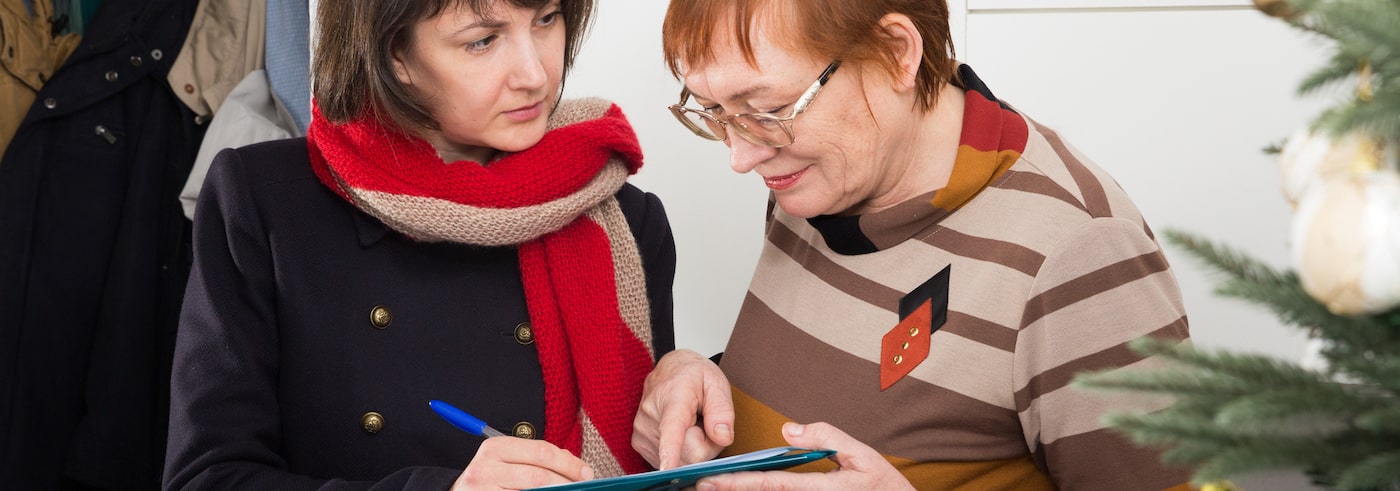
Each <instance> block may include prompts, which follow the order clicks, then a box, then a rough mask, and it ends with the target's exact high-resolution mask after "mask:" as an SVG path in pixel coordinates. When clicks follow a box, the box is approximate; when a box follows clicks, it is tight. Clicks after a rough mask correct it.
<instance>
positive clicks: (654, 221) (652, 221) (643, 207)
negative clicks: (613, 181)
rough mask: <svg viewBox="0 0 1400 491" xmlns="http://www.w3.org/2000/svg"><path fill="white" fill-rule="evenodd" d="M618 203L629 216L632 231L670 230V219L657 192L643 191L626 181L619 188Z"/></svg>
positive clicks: (635, 232)
mask: <svg viewBox="0 0 1400 491" xmlns="http://www.w3.org/2000/svg"><path fill="white" fill-rule="evenodd" d="M615 196H616V197H617V204H618V206H619V207H620V208H622V214H623V215H624V216H626V217H627V225H628V226H629V227H631V228H632V233H633V234H635V235H639V236H640V235H642V234H643V233H645V231H647V230H653V231H659V230H663V229H665V230H669V229H670V227H671V224H670V221H669V220H667V219H666V209H665V208H664V207H663V206H662V205H661V198H660V197H658V196H657V195H655V194H652V193H649V192H646V191H643V190H642V189H641V188H639V187H637V186H636V185H633V184H632V183H624V184H623V185H622V188H621V189H618V190H617V194H615Z"/></svg>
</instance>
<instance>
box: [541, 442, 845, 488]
mask: <svg viewBox="0 0 1400 491" xmlns="http://www.w3.org/2000/svg"><path fill="white" fill-rule="evenodd" d="M835 453H836V451H835V450H809V449H805V448H798V447H775V448H769V449H765V450H757V451H754V452H749V453H746V454H740V455H734V456H730V457H724V458H721V459H715V460H711V461H708V462H697V463H694V464H691V465H686V466H681V467H677V468H674V469H667V470H664V471H651V472H643V473H641V474H632V475H628V476H619V477H609V478H605V479H594V480H592V481H582V482H575V483H569V484H558V485H554V486H545V487H542V488H534V489H536V490H539V491H583V490H589V491H643V490H646V491H651V490H657V491H661V490H665V491H673V490H674V491H679V490H681V489H684V488H687V487H690V486H694V485H695V483H696V482H697V481H699V480H700V478H703V477H706V476H713V475H716V474H726V473H730V472H740V471H771V470H777V469H786V468H789V467H793V466H797V465H802V464H805V463H808V462H812V461H814V460H821V459H824V458H827V457H830V456H832V455H833V454H835Z"/></svg>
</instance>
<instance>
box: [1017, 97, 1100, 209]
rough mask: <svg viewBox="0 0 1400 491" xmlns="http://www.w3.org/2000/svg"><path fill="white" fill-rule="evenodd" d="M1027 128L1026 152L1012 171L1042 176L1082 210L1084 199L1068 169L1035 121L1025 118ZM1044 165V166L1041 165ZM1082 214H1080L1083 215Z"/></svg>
mask: <svg viewBox="0 0 1400 491" xmlns="http://www.w3.org/2000/svg"><path fill="white" fill-rule="evenodd" d="M1026 125H1027V128H1028V129H1029V130H1030V134H1029V135H1028V138H1026V151H1024V152H1021V160H1020V161H1019V162H1017V163H1016V165H1013V166H1012V169H1014V170H1018V171H1019V170H1027V171H1028V172H1034V173H1038V174H1042V175H1044V176H1045V177H1046V178H1048V179H1050V180H1051V181H1053V182H1054V183H1055V185H1056V186H1059V187H1060V188H1061V189H1064V190H1065V192H1067V193H1069V194H1070V196H1073V197H1074V202H1075V203H1079V205H1076V206H1077V207H1080V208H1082V207H1083V203H1084V197H1083V195H1081V194H1080V193H1079V186H1077V185H1075V183H1074V177H1073V176H1071V175H1070V173H1069V169H1067V168H1065V164H1064V163H1063V162H1060V159H1059V157H1058V156H1056V155H1055V149H1054V147H1051V146H1050V142H1049V141H1048V140H1046V139H1045V135H1044V134H1042V133H1041V132H1040V131H1039V126H1038V125H1036V124H1035V121H1031V120H1030V118H1026ZM1041 164H1044V165H1041ZM1083 214H1084V213H1081V215H1083Z"/></svg>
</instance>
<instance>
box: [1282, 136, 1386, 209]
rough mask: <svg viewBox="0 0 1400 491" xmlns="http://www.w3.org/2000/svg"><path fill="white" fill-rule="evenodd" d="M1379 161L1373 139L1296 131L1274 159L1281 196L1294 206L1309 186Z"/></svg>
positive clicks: (1373, 167) (1369, 167)
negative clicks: (1336, 136)
mask: <svg viewBox="0 0 1400 491" xmlns="http://www.w3.org/2000/svg"><path fill="white" fill-rule="evenodd" d="M1380 162H1381V147H1380V145H1379V144H1378V143H1377V142H1376V141H1375V140H1374V139H1371V138H1368V137H1364V136H1360V135H1346V136H1343V137H1341V138H1339V139H1333V138H1331V137H1328V136H1327V135H1325V134H1321V133H1314V132H1311V131H1308V130H1299V131H1298V132H1296V133H1294V134H1293V136H1291V137H1289V138H1288V142H1287V143H1285V144H1284V146H1283V151H1282V152H1281V153H1280V154H1279V158H1278V165H1279V176H1280V177H1281V178H1282V182H1283V197H1284V198H1285V199H1287V200H1288V204H1289V205H1290V206H1293V207H1294V208H1297V206H1298V202H1299V201H1300V200H1302V199H1303V196H1305V195H1307V194H1308V192H1309V191H1310V190H1311V189H1312V188H1314V187H1319V186H1321V185H1322V183H1324V182H1327V181H1329V180H1331V179H1332V178H1335V177H1341V176H1345V175H1348V174H1355V173H1362V172H1370V171H1373V170H1376V169H1378V168H1380Z"/></svg>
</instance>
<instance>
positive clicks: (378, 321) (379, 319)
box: [369, 305, 394, 329]
mask: <svg viewBox="0 0 1400 491" xmlns="http://www.w3.org/2000/svg"><path fill="white" fill-rule="evenodd" d="M393 322H394V313H393V312H390V311H389V307H385V306H383V305H375V306H374V308H372V309H369V324H370V325H372V326H374V328H375V329H384V328H387V327H389V324H391V323H393Z"/></svg>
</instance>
